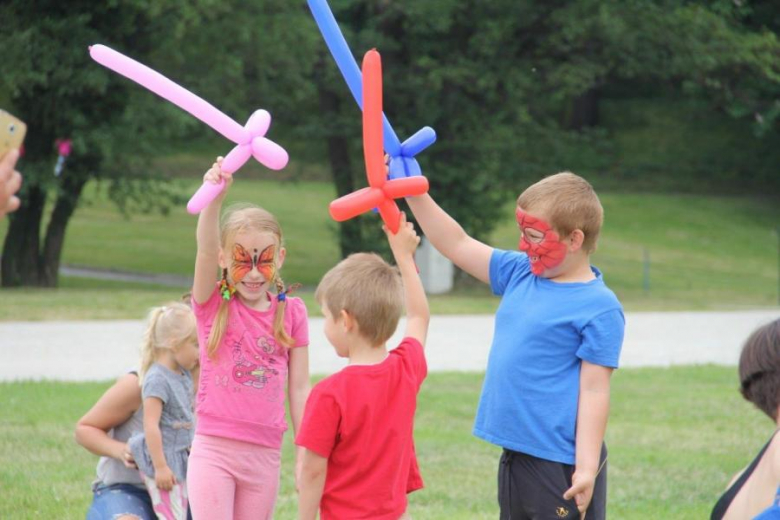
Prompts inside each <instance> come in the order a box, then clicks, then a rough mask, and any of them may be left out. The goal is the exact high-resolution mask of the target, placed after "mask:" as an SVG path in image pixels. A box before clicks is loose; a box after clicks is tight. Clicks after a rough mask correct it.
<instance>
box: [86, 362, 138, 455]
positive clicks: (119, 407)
mask: <svg viewBox="0 0 780 520" xmlns="http://www.w3.org/2000/svg"><path fill="white" fill-rule="evenodd" d="M140 406H141V387H140V386H138V377H137V376H136V375H134V374H126V375H124V376H122V377H120V378H119V379H118V380H117V382H116V383H114V385H113V386H112V387H111V388H109V389H108V390H106V392H105V393H104V394H103V395H102V396H101V397H100V399H98V401H97V402H96V403H95V404H94V406H92V408H90V410H89V411H88V412H87V413H86V414H85V415H84V417H82V418H81V419H79V421H78V423H76V432H75V437H76V442H78V443H79V444H80V445H82V446H84V447H85V448H86V449H87V450H89V451H90V452H92V453H94V454H95V455H100V456H103V457H112V458H114V459H117V460H121V461H123V462H125V461H126V460H127V459H126V457H125V450H126V446H127V445H126V444H125V443H124V442H121V441H117V440H115V439H112V438H111V437H109V436H108V432H109V431H110V430H111V429H112V428H116V427H117V426H119V425H121V424H123V423H125V422H126V421H127V420H128V419H129V418H130V417H131V416H132V415H133V414H134V413H135V412H136V410H138V408H139V407H140ZM130 461H132V459H130Z"/></svg>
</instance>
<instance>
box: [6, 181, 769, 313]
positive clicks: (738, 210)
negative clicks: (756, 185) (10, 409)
mask: <svg viewBox="0 0 780 520" xmlns="http://www.w3.org/2000/svg"><path fill="white" fill-rule="evenodd" d="M182 182H184V183H185V184H188V183H189V184H188V186H189V187H188V190H194V189H195V187H196V184H197V183H194V182H192V181H182ZM333 195H334V194H333V188H332V186H331V185H330V184H327V183H323V182H316V181H290V180H287V181H283V180H257V179H253V178H248V177H247V178H241V179H237V180H236V183H235V185H234V188H233V190H232V192H231V194H230V196H229V200H228V204H229V203H230V202H232V201H238V200H248V201H255V202H258V203H260V204H262V205H264V206H266V207H267V208H268V209H269V210H271V211H272V212H273V213H274V214H276V215H277V216H278V218H279V220H280V222H281V223H282V225H283V228H284V231H285V242H286V246H287V249H288V255H287V261H286V263H285V266H284V268H283V270H282V274H283V276H284V278H285V280H286V281H287V282H300V283H302V284H303V285H304V287H303V290H302V292H301V294H302V295H303V297H304V299H305V300H306V302H307V304H309V310H310V312H312V313H313V312H316V307H315V306H314V305H312V298H311V294H312V291H313V289H314V287H315V286H316V284H317V282H318V280H319V279H320V277H321V276H322V274H323V273H324V272H325V271H326V270H327V269H328V268H330V267H331V266H332V265H334V264H335V263H336V262H337V261H338V258H339V252H338V247H337V240H336V231H337V228H336V223H334V222H333V221H332V220H331V219H330V217H329V216H328V213H327V206H328V203H329V201H330V200H331V199H332V198H333ZM434 195H435V194H434ZM601 199H602V202H603V204H604V208H605V214H606V219H605V225H604V229H603V232H602V235H601V238H600V242H599V248H598V251H597V252H596V253H595V255H594V256H593V263H594V265H596V266H598V267H600V268H601V269H602V270H603V272H604V277H605V280H606V282H607V284H608V285H609V286H610V287H611V288H612V289H613V290H614V291H615V292H616V293H617V295H618V297H619V298H620V299H621V301H622V302H623V304H624V306H625V307H626V309H628V310H631V311H636V310H706V309H718V310H724V309H744V308H756V307H769V306H774V305H777V302H778V294H777V293H778V274H779V273H778V235H777V228H778V224H779V223H780V205H778V204H776V201H775V203H773V201H771V200H768V199H766V200H762V199H754V198H747V197H711V196H692V195H659V194H618V193H605V194H602V195H601ZM506 215H507V218H506V219H504V221H503V222H502V223H501V224H500V225H499V226H498V228H497V229H496V230H495V232H494V233H493V236H492V238H491V241H490V242H491V244H492V245H495V246H497V247H502V248H507V249H514V248H516V247H517V239H518V237H517V228H516V224H515V222H514V219H513V217H512V203H511V201H510V203H509V205H508V206H507V208H506ZM361 218H368V219H375V220H378V219H377V218H376V217H375V216H374V215H368V216H365V217H361ZM195 223H196V218H195V217H193V216H191V215H189V214H187V213H186V212H185V211H184V209H183V208H179V207H177V208H173V210H172V211H171V214H170V215H168V216H161V215H156V214H132V215H131V216H130V217H129V218H125V217H123V216H122V215H121V214H120V213H118V212H117V211H116V209H115V208H114V207H113V205H112V204H111V203H110V202H108V201H107V199H106V197H105V194H103V193H102V192H100V191H99V190H98V189H97V188H95V186H92V187H90V189H89V190H88V193H87V195H86V202H85V203H84V204H83V205H82V206H81V207H80V208H79V209H78V211H77V212H76V214H75V216H74V218H73V220H72V222H71V224H70V226H69V228H68V235H67V239H66V242H65V248H64V252H63V263H65V264H73V265H82V266H92V267H97V268H102V269H114V270H120V271H134V272H141V273H144V272H146V273H167V274H173V275H178V276H191V275H192V264H193V259H194V254H195V238H194V235H195ZM6 225H7V224H6V223H5V222H0V240H2V238H3V237H4V234H5V226H6ZM185 290H186V288H185V287H184V286H182V287H174V288H161V287H155V286H149V285H145V284H138V283H115V282H103V281H94V280H78V279H72V278H63V280H62V283H61V288H60V289H58V290H36V289H29V288H24V289H19V290H8V289H3V290H0V320H43V319H89V318H98V319H109V318H116V319H125V318H137V317H140V316H142V315H143V314H144V312H145V309H146V308H147V307H149V306H151V305H154V304H157V303H159V302H160V301H162V300H166V299H170V298H177V297H179V296H180V295H181V293H182V292H184V291H185ZM496 305H497V301H496V299H495V298H492V297H491V295H490V291H489V289H488V288H487V287H484V286H480V287H465V288H461V289H460V290H458V291H456V292H455V293H454V294H451V295H446V296H439V297H435V298H432V301H431V307H432V310H433V312H434V313H436V314H452V313H492V312H494V311H495V308H496Z"/></svg>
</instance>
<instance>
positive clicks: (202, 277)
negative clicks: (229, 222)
mask: <svg viewBox="0 0 780 520" xmlns="http://www.w3.org/2000/svg"><path fill="white" fill-rule="evenodd" d="M221 165H222V157H218V158H217V162H215V163H214V164H213V165H212V166H211V168H210V169H209V171H207V172H206V175H204V176H203V180H204V181H208V182H213V183H214V184H217V183H218V182H219V181H220V179H224V180H225V182H226V184H227V185H226V186H225V189H224V190H222V193H220V194H219V196H217V197H216V198H215V199H214V200H213V201H212V202H211V204H209V205H208V206H206V207H205V208H204V209H203V211H201V212H200V215H199V216H198V228H197V232H196V238H197V242H198V252H197V255H196V257H195V277H194V280H193V284H192V297H193V298H194V299H195V301H196V302H198V303H204V302H205V301H206V300H208V299H209V297H210V296H211V293H212V292H213V291H214V283H215V282H216V278H215V276H216V274H217V268H218V267H219V212H220V210H221V209H222V201H223V200H224V199H225V194H226V193H227V191H228V188H229V187H230V184H232V182H233V178H232V176H231V175H230V174H227V173H225V172H223V171H222V170H221V168H220V166H221Z"/></svg>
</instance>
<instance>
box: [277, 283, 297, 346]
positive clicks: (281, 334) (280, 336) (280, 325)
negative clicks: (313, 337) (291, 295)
mask: <svg viewBox="0 0 780 520" xmlns="http://www.w3.org/2000/svg"><path fill="white" fill-rule="evenodd" d="M274 285H276V292H277V297H276V299H277V303H276V314H274V338H275V339H276V342H277V343H281V344H282V345H284V346H285V347H287V348H290V347H292V346H293V345H294V344H295V340H293V339H292V338H291V337H290V335H289V334H287V331H286V330H284V312H285V310H286V309H287V293H286V292H285V288H284V281H283V280H282V277H281V276H279V275H278V274H277V275H276V276H275V277H274Z"/></svg>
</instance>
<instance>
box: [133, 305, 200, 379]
mask: <svg viewBox="0 0 780 520" xmlns="http://www.w3.org/2000/svg"><path fill="white" fill-rule="evenodd" d="M146 321H147V326H146V333H145V334H144V339H143V342H142V343H141V366H140V368H139V370H138V381H139V383H141V384H143V381H144V376H145V375H146V372H147V371H148V370H149V368H150V367H151V366H152V364H154V362H155V361H156V360H157V356H158V355H159V354H160V351H161V350H175V349H176V348H178V347H179V346H180V345H181V344H182V343H185V342H186V341H197V340H198V332H197V325H196V323H195V314H193V312H192V309H190V307H189V306H188V305H186V304H184V303H181V302H170V303H167V304H165V305H164V306H162V307H154V308H152V309H151V310H150V311H149V316H148V317H147V320H146Z"/></svg>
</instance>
